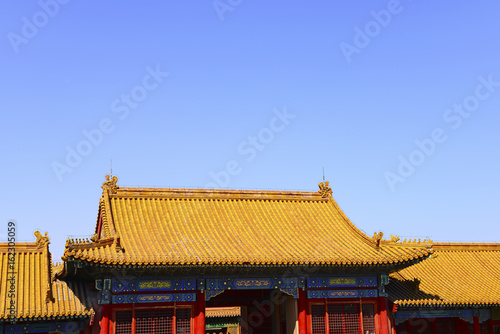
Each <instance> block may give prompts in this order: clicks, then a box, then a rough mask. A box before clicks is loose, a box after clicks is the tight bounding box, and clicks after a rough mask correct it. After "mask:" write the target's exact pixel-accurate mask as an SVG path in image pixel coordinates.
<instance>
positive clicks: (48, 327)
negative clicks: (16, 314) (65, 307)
mask: <svg viewBox="0 0 500 334" xmlns="http://www.w3.org/2000/svg"><path fill="white" fill-rule="evenodd" d="M84 328H85V323H84V322H83V321H78V322H76V321H69V322H60V323H42V324H36V323H31V324H24V325H21V324H18V325H7V326H6V327H5V333H6V334H20V333H47V332H49V333H51V332H56V333H57V332H60V333H69V334H73V333H74V334H78V333H80V331H81V330H83V329H84Z"/></svg>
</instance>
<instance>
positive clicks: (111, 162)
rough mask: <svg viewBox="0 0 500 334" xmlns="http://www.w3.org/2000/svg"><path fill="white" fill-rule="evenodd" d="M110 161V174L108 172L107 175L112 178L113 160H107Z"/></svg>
mask: <svg viewBox="0 0 500 334" xmlns="http://www.w3.org/2000/svg"><path fill="white" fill-rule="evenodd" d="M109 160H110V169H111V170H110V172H109V175H111V176H113V159H109Z"/></svg>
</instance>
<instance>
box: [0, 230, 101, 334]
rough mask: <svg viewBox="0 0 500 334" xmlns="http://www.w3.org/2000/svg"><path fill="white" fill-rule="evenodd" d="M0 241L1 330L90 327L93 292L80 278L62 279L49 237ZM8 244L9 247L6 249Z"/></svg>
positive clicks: (60, 330)
mask: <svg viewBox="0 0 500 334" xmlns="http://www.w3.org/2000/svg"><path fill="white" fill-rule="evenodd" d="M35 235H36V236H37V241H36V242H28V243H16V244H15V245H11V246H10V247H9V245H8V244H7V243H0V270H1V274H0V283H1V286H0V333H6V334H17V333H70V334H71V333H80V331H82V330H84V329H85V327H87V328H89V324H90V320H91V317H92V314H94V309H93V308H92V304H93V303H94V302H95V301H96V298H95V296H94V295H93V294H92V293H91V292H90V291H89V289H88V286H87V284H85V282H83V281H74V280H68V281H61V280H58V279H56V278H55V277H54V276H55V273H56V272H57V271H58V270H60V269H61V267H62V266H61V265H59V266H57V265H56V266H55V265H53V264H52V260H51V254H50V252H49V238H48V237H47V234H45V236H43V235H42V234H41V233H40V232H38V231H37V232H35ZM9 248H10V249H9Z"/></svg>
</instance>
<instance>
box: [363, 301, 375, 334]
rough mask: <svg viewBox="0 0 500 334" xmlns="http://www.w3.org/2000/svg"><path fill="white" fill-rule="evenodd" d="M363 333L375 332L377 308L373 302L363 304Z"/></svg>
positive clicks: (372, 333)
mask: <svg viewBox="0 0 500 334" xmlns="http://www.w3.org/2000/svg"><path fill="white" fill-rule="evenodd" d="M363 334H375V310H374V308H373V304H363Z"/></svg>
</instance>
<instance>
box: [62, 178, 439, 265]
mask: <svg viewBox="0 0 500 334" xmlns="http://www.w3.org/2000/svg"><path fill="white" fill-rule="evenodd" d="M113 180H114V183H113V182H112V181H113ZM116 180H117V179H112V181H107V182H108V183H105V184H104V185H103V189H104V191H103V196H102V197H101V201H100V205H99V214H98V224H97V226H96V235H94V236H93V237H92V238H91V241H83V242H82V241H75V240H69V241H68V242H67V243H66V248H65V253H64V257H63V258H64V259H65V260H67V259H68V258H70V257H71V258H73V259H81V260H85V261H90V262H94V263H101V264H112V265H122V264H123V265H146V264H156V265H209V264H218V265H241V264H251V265H292V264H301V265H376V264H396V263H403V262H407V261H411V260H415V259H420V258H423V257H425V256H428V255H429V254H430V253H432V249H431V245H428V244H417V243H415V244H412V245H403V244H401V243H391V242H388V241H386V240H383V242H380V245H377V242H376V241H374V240H373V239H372V238H370V237H368V236H366V235H365V234H364V233H363V232H361V231H360V230H359V229H358V228H356V227H355V226H354V224H352V223H351V222H350V221H349V219H348V218H347V217H346V216H345V215H344V213H343V212H342V211H341V210H340V208H339V206H338V205H337V203H336V202H335V200H334V199H333V198H332V196H331V189H330V188H329V187H325V186H324V185H323V188H321V186H320V188H321V190H320V191H319V192H293V191H248V190H205V189H164V188H122V187H118V186H116ZM328 190H329V191H328ZM99 222H101V223H99Z"/></svg>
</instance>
